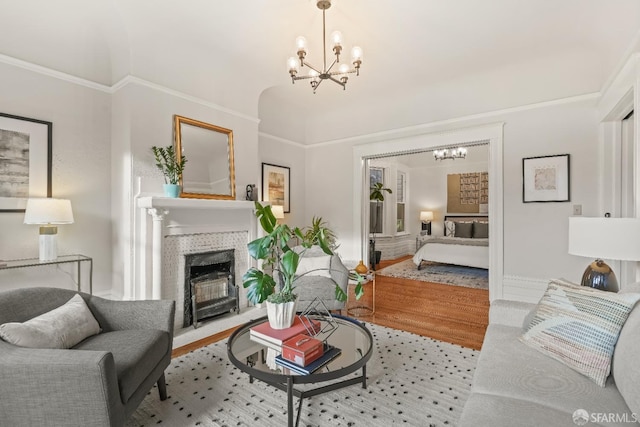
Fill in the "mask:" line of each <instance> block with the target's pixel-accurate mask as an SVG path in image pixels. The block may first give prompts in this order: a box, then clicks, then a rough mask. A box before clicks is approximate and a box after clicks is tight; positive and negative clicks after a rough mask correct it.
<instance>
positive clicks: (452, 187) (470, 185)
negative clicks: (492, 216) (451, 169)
mask: <svg viewBox="0 0 640 427" xmlns="http://www.w3.org/2000/svg"><path fill="white" fill-rule="evenodd" d="M488 206H489V173H488V172H470V173H459V174H449V175H447V212H449V213H487V212H488Z"/></svg>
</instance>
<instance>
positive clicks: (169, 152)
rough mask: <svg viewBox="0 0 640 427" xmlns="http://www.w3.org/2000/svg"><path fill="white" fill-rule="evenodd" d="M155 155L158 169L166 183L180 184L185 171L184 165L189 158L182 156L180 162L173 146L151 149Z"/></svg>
mask: <svg viewBox="0 0 640 427" xmlns="http://www.w3.org/2000/svg"><path fill="white" fill-rule="evenodd" d="M151 151H153V155H154V156H155V158H156V167H157V168H158V169H160V170H161V171H162V174H163V175H164V182H165V183H167V184H179V183H180V178H182V172H183V171H184V165H185V163H187V158H186V157H185V156H184V155H181V156H180V160H178V157H177V156H176V151H175V149H174V148H173V146H172V145H169V146H168V147H156V146H155V145H154V146H153V147H151Z"/></svg>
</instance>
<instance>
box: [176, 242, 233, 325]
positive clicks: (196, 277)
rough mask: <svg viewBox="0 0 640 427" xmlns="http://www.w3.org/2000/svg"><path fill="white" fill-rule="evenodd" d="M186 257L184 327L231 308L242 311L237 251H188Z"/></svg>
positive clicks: (226, 311)
mask: <svg viewBox="0 0 640 427" xmlns="http://www.w3.org/2000/svg"><path fill="white" fill-rule="evenodd" d="M184 258H185V267H184V301H183V307H184V316H183V327H188V326H189V325H192V324H193V326H194V327H195V328H197V327H198V323H199V321H201V320H203V319H206V318H209V317H213V316H218V315H220V314H224V313H228V312H229V311H235V312H236V313H237V314H239V313H240V299H239V297H240V293H239V292H238V287H237V286H236V284H235V254H234V250H233V249H225V250H216V251H209V252H200V253H192V254H185V255H184Z"/></svg>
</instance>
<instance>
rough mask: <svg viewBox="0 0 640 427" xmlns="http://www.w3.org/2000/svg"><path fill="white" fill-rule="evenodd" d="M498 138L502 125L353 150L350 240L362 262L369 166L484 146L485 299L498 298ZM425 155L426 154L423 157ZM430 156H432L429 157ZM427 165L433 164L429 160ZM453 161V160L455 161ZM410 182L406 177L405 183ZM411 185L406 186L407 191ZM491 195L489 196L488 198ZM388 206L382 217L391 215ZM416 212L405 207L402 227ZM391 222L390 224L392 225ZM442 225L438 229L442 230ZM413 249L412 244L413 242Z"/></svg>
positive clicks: (500, 255) (366, 230)
mask: <svg viewBox="0 0 640 427" xmlns="http://www.w3.org/2000/svg"><path fill="white" fill-rule="evenodd" d="M502 138H503V124H502V123H499V124H493V125H487V126H480V127H476V128H466V129H461V130H457V131H449V132H442V133H431V134H421V135H417V136H413V137H407V138H400V139H395V140H389V141H386V142H381V143H373V144H367V145H360V146H356V147H354V193H355V197H356V200H360V203H356V204H355V206H356V208H355V209H354V230H358V234H357V235H356V236H354V238H355V240H356V241H358V242H359V243H360V245H359V246H360V253H361V257H362V259H363V261H365V262H369V261H370V260H369V253H368V248H369V245H368V243H369V237H370V231H371V229H370V227H371V218H370V215H369V197H368V196H369V187H370V175H369V173H370V170H369V169H370V162H374V163H375V161H376V159H378V161H382V160H380V159H386V160H387V161H388V160H389V159H390V158H393V157H395V156H405V155H411V154H417V153H423V155H428V153H427V152H429V151H433V150H434V149H440V148H445V147H453V146H455V147H457V146H469V147H471V146H476V145H477V146H480V145H484V146H485V147H486V148H487V151H488V160H487V169H488V173H489V176H490V177H491V180H490V181H489V184H488V193H489V203H488V206H487V211H488V213H490V214H491V222H490V223H489V238H488V239H489V272H488V276H489V298H490V299H491V300H494V299H497V298H501V297H502V277H503V274H504V272H503V244H502V236H503V225H502V224H503V215H502V206H503V191H502V188H503V182H502ZM424 153H427V154H424ZM431 156H432V154H431ZM430 161H434V160H433V157H432V158H431V159H430ZM456 161H457V160H456ZM410 179H411V178H410V177H409V178H408V180H410ZM410 189H411V183H409V184H408V191H410ZM492 195H493V196H492ZM390 208H391V207H390V206H389V207H387V208H386V210H385V213H387V214H389V212H391V213H392V214H393V211H391V210H390ZM412 209H413V210H415V209H416V208H415V207H413V208H411V207H409V209H408V210H407V211H406V219H405V221H406V224H408V223H409V222H414V223H415V222H417V218H415V219H414V218H412V217H411V211H412ZM392 219H393V221H392ZM397 220H398V218H397V217H393V216H392V217H387V218H385V219H383V221H384V223H385V224H390V227H393V226H394V223H395V225H397ZM443 227H444V225H442V228H443ZM413 244H414V248H415V241H414V242H413Z"/></svg>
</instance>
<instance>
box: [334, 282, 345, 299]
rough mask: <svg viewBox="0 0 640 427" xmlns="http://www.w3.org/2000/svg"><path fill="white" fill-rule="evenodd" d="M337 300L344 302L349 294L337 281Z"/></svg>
mask: <svg viewBox="0 0 640 427" xmlns="http://www.w3.org/2000/svg"><path fill="white" fill-rule="evenodd" d="M335 297H336V300H338V301H341V302H344V301H346V300H347V294H346V293H345V292H344V291H343V290H342V288H341V287H340V286H339V285H338V284H337V283H336V293H335Z"/></svg>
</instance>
